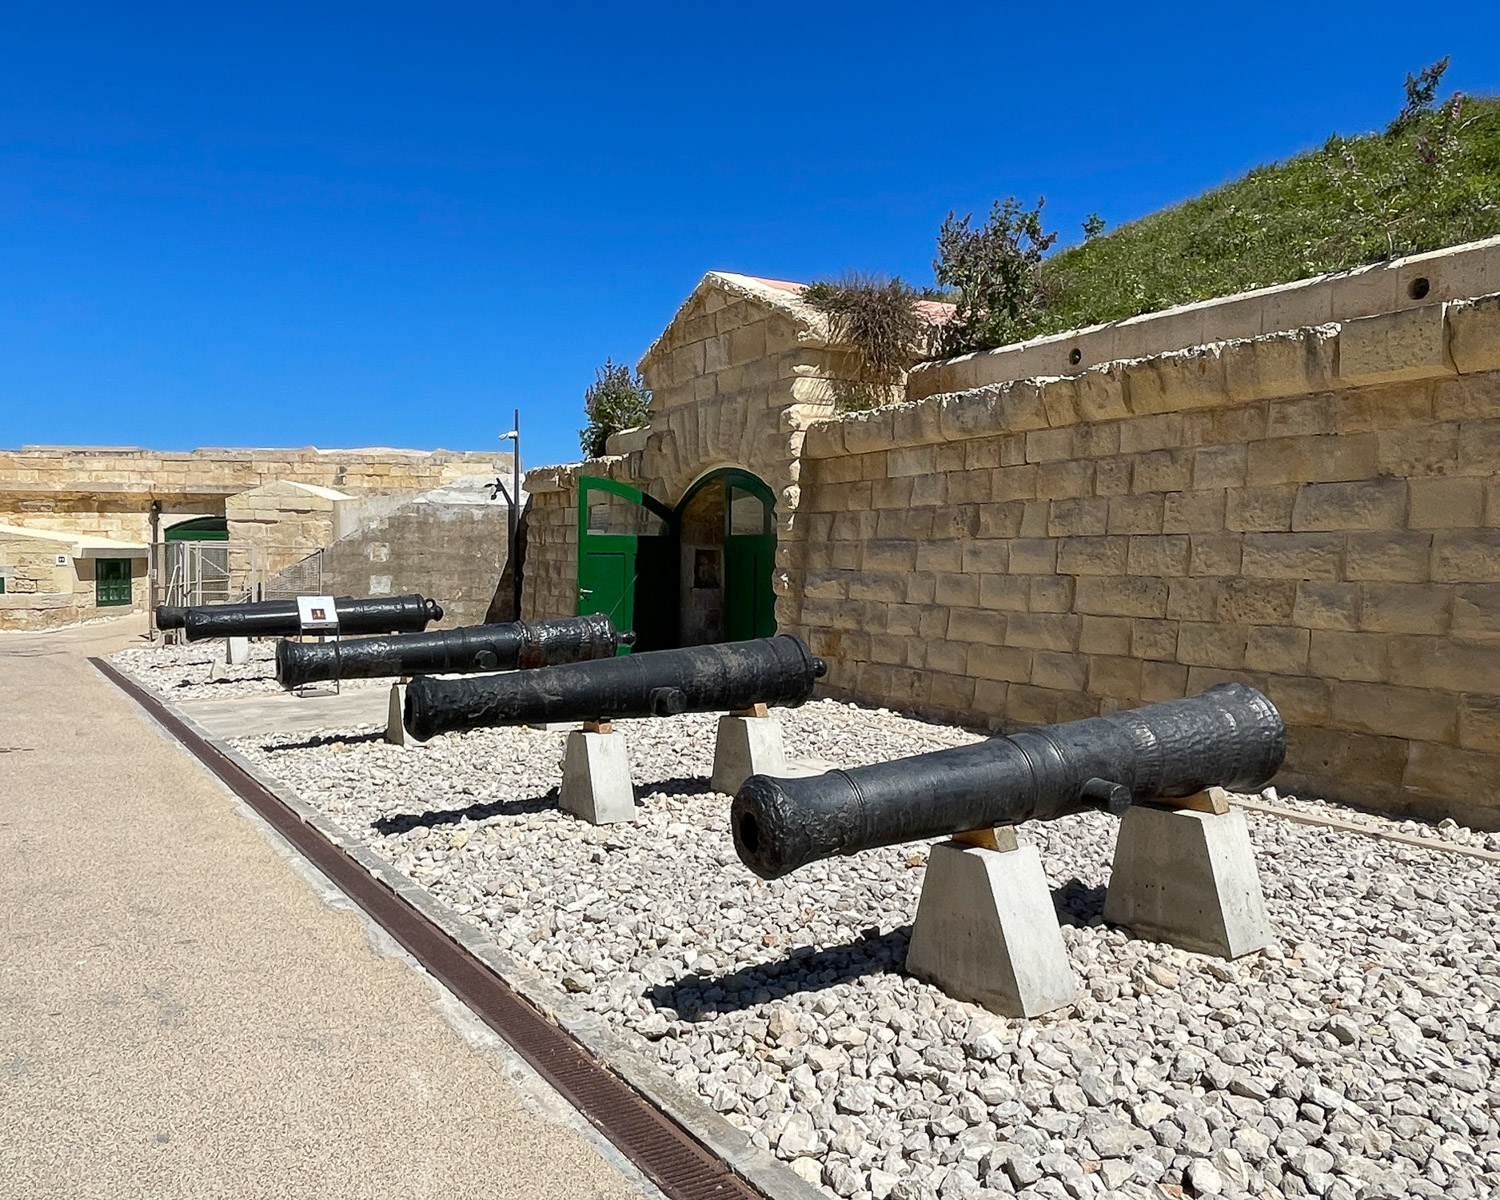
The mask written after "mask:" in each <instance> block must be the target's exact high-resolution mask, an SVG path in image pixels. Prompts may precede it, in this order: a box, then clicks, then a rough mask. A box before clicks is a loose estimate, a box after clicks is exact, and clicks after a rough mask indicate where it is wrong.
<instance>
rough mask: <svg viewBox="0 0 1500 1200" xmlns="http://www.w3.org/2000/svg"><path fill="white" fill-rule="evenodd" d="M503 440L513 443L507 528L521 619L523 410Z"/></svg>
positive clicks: (516, 613) (516, 614)
mask: <svg viewBox="0 0 1500 1200" xmlns="http://www.w3.org/2000/svg"><path fill="white" fill-rule="evenodd" d="M500 440H501V441H502V442H506V441H508V442H510V443H511V456H510V495H509V496H508V497H507V499H509V500H510V513H509V514H508V519H507V521H506V530H507V534H508V537H509V555H510V558H509V562H510V577H511V583H512V585H513V586H514V588H515V594H514V597H513V601H514V605H515V608H514V610H513V612H514V619H515V620H517V621H519V620H520V619H521V558H520V544H519V543H520V532H521V410H520V409H519V408H518V409H515V410H514V421H513V423H512V424H511V427H510V432H509V433H502V434H501V435H500Z"/></svg>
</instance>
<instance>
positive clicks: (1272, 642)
mask: <svg viewBox="0 0 1500 1200" xmlns="http://www.w3.org/2000/svg"><path fill="white" fill-rule="evenodd" d="M1311 640H1312V634H1311V631H1309V630H1306V629H1295V628H1292V627H1290V626H1276V625H1252V626H1251V627H1250V629H1249V631H1248V633H1247V635H1246V641H1245V666H1246V668H1247V669H1249V670H1251V671H1270V672H1272V673H1274V674H1278V675H1301V674H1302V673H1304V672H1305V671H1306V670H1307V651H1308V646H1309V645H1310V643H1311Z"/></svg>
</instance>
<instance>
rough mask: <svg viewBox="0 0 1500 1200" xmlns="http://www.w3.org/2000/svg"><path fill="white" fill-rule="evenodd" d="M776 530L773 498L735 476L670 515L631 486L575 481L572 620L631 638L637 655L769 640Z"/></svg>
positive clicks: (695, 494)
mask: <svg viewBox="0 0 1500 1200" xmlns="http://www.w3.org/2000/svg"><path fill="white" fill-rule="evenodd" d="M774 521H775V500H774V497H773V496H772V493H771V489H770V488H769V487H767V486H766V484H765V483H764V482H763V481H762V480H760V479H758V478H757V477H756V476H754V475H752V474H751V473H750V472H748V471H745V470H741V469H740V468H737V467H721V468H719V469H717V470H714V471H710V472H709V473H708V474H707V475H704V476H703V477H702V478H701V479H699V480H697V481H696V482H695V483H694V484H693V485H692V486H691V487H689V488H688V489H687V491H686V492H684V493H683V496H682V498H681V499H680V500H679V501H678V502H677V505H676V507H675V508H668V507H667V506H666V505H665V504H663V503H662V502H661V501H659V500H656V499H653V498H652V497H650V496H647V495H645V494H644V493H643V492H641V491H640V490H639V489H638V488H633V487H631V486H630V485H629V484H624V483H618V482H616V481H614V480H612V479H594V478H587V477H585V478H583V479H580V480H579V490H578V614H579V615H580V616H583V615H586V614H588V613H596V612H599V613H605V614H607V615H608V616H609V617H610V618H611V619H613V620H614V622H615V624H616V625H617V626H618V627H620V628H633V629H634V630H635V632H636V638H637V640H636V649H639V650H664V649H671V648H673V647H676V646H690V645H702V644H705V643H710V642H727V641H743V640H745V639H748V638H757V637H769V636H771V635H772V634H774V633H775V632H776V595H775V592H774V590H773V589H772V586H771V572H772V569H773V568H774V566H775V558H776V527H775V524H774ZM621 652H622V653H625V652H626V651H625V650H624V649H622V651H621Z"/></svg>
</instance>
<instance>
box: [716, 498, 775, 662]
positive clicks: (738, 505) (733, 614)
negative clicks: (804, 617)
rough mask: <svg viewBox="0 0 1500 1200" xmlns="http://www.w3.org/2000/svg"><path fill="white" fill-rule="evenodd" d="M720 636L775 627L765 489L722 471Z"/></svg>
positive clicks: (769, 631) (771, 532) (770, 515)
mask: <svg viewBox="0 0 1500 1200" xmlns="http://www.w3.org/2000/svg"><path fill="white" fill-rule="evenodd" d="M724 486H725V487H726V488H727V489H728V494H727V495H726V497H725V502H724V637H725V639H726V640H727V641H731V642H742V641H745V640H747V639H749V638H759V637H770V636H772V635H773V634H774V633H775V632H776V592H775V590H774V589H773V588H772V586H771V572H772V571H773V570H774V569H775V566H776V526H775V525H774V524H773V521H774V509H773V504H772V499H771V489H770V488H768V487H766V485H765V484H763V483H762V482H761V481H760V480H759V479H756V478H755V476H753V475H745V474H743V473H740V472H736V473H735V474H734V475H730V476H726V477H725V480H724Z"/></svg>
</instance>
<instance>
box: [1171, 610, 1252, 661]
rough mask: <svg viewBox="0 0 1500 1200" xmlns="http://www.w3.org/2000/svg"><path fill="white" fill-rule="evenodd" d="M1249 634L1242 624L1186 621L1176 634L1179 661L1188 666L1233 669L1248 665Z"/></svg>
mask: <svg viewBox="0 0 1500 1200" xmlns="http://www.w3.org/2000/svg"><path fill="white" fill-rule="evenodd" d="M1248 638H1249V631H1248V630H1247V629H1246V627H1245V626H1243V625H1224V624H1220V623H1218V622H1211V623H1210V622H1198V621H1183V622H1182V623H1181V625H1180V626H1179V627H1178V631H1177V661H1178V662H1180V663H1183V664H1185V665H1187V666H1199V667H1220V668H1222V669H1224V670H1234V669H1236V668H1239V667H1242V666H1244V665H1245V646H1246V644H1247V641H1248Z"/></svg>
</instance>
